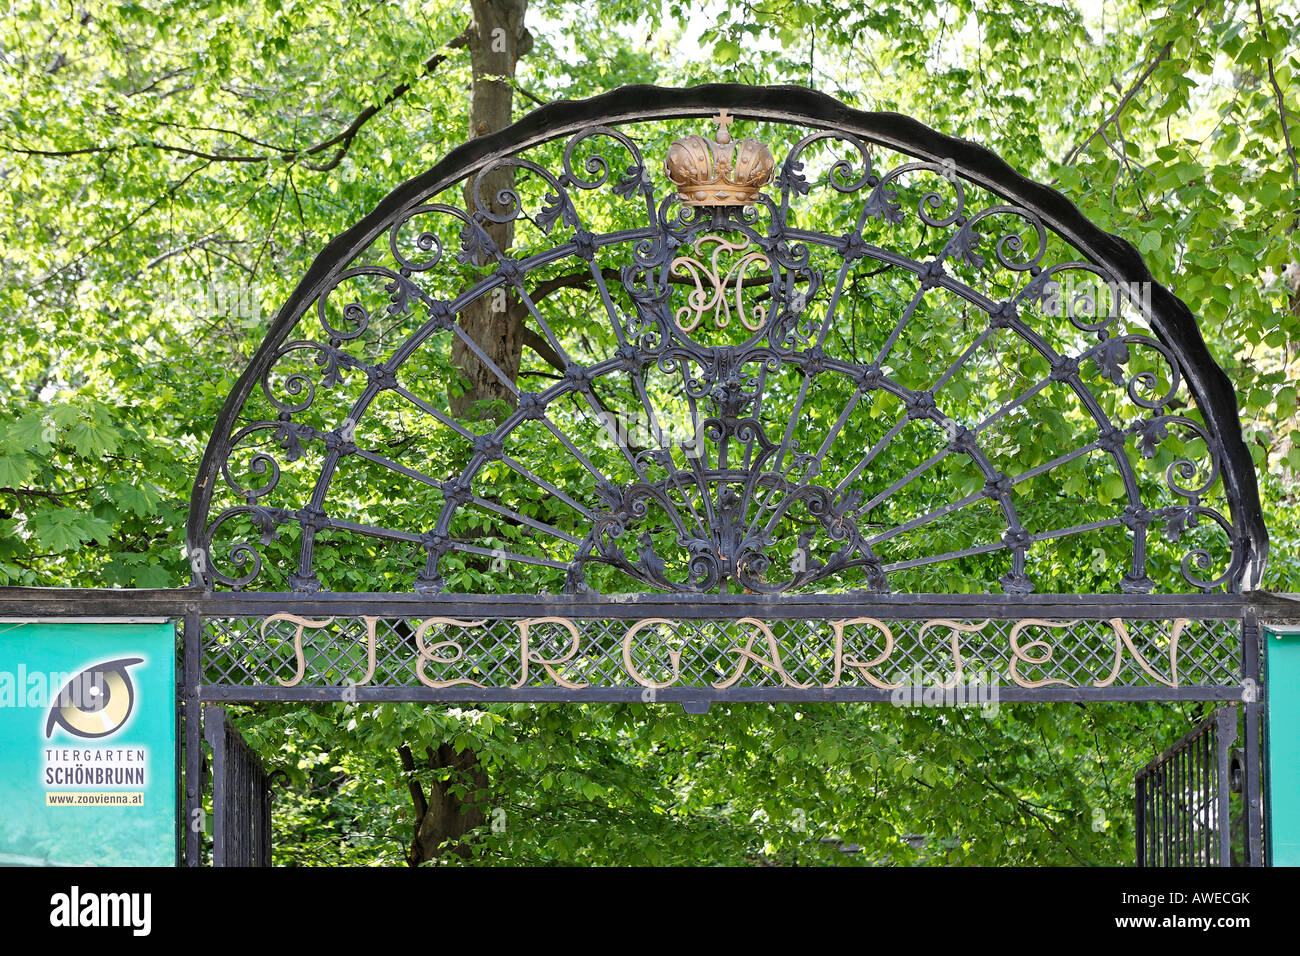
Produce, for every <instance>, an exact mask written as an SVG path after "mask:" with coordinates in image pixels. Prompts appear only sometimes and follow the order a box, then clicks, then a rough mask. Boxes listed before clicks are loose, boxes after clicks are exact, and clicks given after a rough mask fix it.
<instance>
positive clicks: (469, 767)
mask: <svg viewBox="0 0 1300 956" xmlns="http://www.w3.org/2000/svg"><path fill="white" fill-rule="evenodd" d="M397 752H398V755H399V756H400V757H401V758H402V769H403V770H405V771H406V775H407V785H408V787H409V788H410V791H411V800H412V802H413V803H414V804H415V831H414V836H413V838H412V839H411V848H410V850H408V851H407V854H406V862H407V863H409V864H410V865H411V866H419V865H420V864H421V863H424V862H425V861H427V860H432V859H434V858H435V857H438V856H441V855H443V854H445V853H454V854H456V855H457V856H459V857H462V858H467V857H468V856H469V854H470V848H469V846H468V845H467V844H465V843H464V842H462V840H461V838H462V837H464V836H465V834H466V833H468V832H469V831H470V830H473V829H474V828H475V827H479V826H482V825H483V824H484V823H485V822H486V820H487V802H488V789H487V786H488V779H487V774H486V773H484V772H483V769H482V767H480V766H479V762H478V756H477V755H476V754H475V753H474V751H473V750H469V749H466V750H462V751H461V752H460V753H456V749H455V748H454V747H453V746H452V745H451V744H442V745H441V746H439V747H438V749H437V750H434V749H433V748H432V747H427V748H425V754H426V756H427V759H426V760H425V761H424V763H425V767H426V768H427V769H429V770H432V771H434V779H433V780H432V781H430V783H429V792H428V794H427V795H426V794H425V792H424V787H423V786H421V784H420V781H419V780H418V779H416V776H415V774H416V772H417V768H416V765H415V755H414V754H413V753H412V752H411V748H410V747H407V746H405V745H403V746H401V747H399V748H398V751H397ZM447 770H450V771H451V773H450V774H449V775H447V779H446V780H443V779H440V778H441V777H442V776H443V775H444V774H443V771H447ZM460 787H467V788H468V789H469V792H468V793H467V794H466V795H465V796H464V797H461V796H459V795H458V794H457V793H456V792H455V791H456V790H457V789H459V788H460Z"/></svg>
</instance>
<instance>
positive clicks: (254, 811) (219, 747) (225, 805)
mask: <svg viewBox="0 0 1300 956" xmlns="http://www.w3.org/2000/svg"><path fill="white" fill-rule="evenodd" d="M203 727H204V734H205V736H206V737H207V740H208V744H209V745H210V746H211V747H212V786H213V790H212V817H213V819H212V824H213V831H214V832H213V845H212V864H213V866H270V865H271V780H270V775H269V774H267V772H266V770H265V768H264V767H263V766H262V761H261V760H259V759H258V756H257V754H255V753H254V752H253V751H252V750H251V749H249V747H248V745H247V744H246V743H244V738H243V737H241V736H240V735H239V731H238V730H236V729H235V726H234V724H232V723H231V722H230V719H229V718H228V717H227V716H226V712H225V710H224V709H222V708H221V707H205V708H204V709H203Z"/></svg>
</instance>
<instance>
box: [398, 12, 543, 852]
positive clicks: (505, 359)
mask: <svg viewBox="0 0 1300 956" xmlns="http://www.w3.org/2000/svg"><path fill="white" fill-rule="evenodd" d="M470 6H471V8H472V10H473V13H474V22H473V23H471V24H470V26H469V29H468V30H467V31H466V41H467V45H468V46H469V50H470V65H471V68H472V71H473V83H472V87H471V91H470V107H469V136H470V138H471V139H473V138H474V137H477V136H485V135H486V134H488V133H494V132H496V131H497V130H499V129H504V128H505V127H506V126H509V125H510V121H511V118H512V115H511V109H512V106H513V100H514V88H513V87H512V85H511V82H512V81H513V79H514V75H515V64H516V63H517V62H518V61H519V57H521V56H523V55H525V54H526V53H528V51H529V50H530V49H532V45H533V40H532V36H531V35H529V33H528V31H527V30H526V29H525V27H524V14H525V12H526V10H527V7H528V0H471V3H470ZM514 184H515V177H514V170H513V169H510V168H506V169H500V170H496V171H494V172H492V173H489V174H488V175H487V176H484V177H483V181H482V188H481V189H478V190H475V189H474V177H473V176H471V177H470V179H469V181H468V182H467V183H466V184H465V208H466V210H467V211H469V212H470V213H471V214H472V213H473V212H474V211H475V210H476V209H484V210H485V211H490V212H493V213H501V212H504V210H505V207H504V206H503V205H502V204H501V203H500V202H499V201H498V199H497V195H498V193H500V192H501V191H502V190H505V189H512V188H514ZM476 194H477V195H476ZM480 197H481V201H482V205H480ZM485 228H486V230H487V233H488V235H489V236H491V237H492V241H493V242H495V243H496V245H497V248H499V249H500V250H501V251H502V252H508V251H509V250H510V247H511V246H512V245H513V244H514V238H515V230H514V224H513V223H486V224H485ZM491 264H492V263H491V261H479V262H476V263H475V265H478V266H490V265H491ZM514 300H515V297H514V296H513V295H512V294H509V290H507V294H505V295H488V296H486V297H484V298H482V299H479V300H478V301H477V302H474V303H472V304H471V305H469V306H467V307H466V308H465V309H464V310H462V312H461V313H460V319H459V321H460V326H461V328H463V329H464V330H465V333H466V335H468V336H469V337H470V338H471V339H473V340H474V342H475V343H476V344H477V345H478V346H479V348H481V349H482V350H483V353H484V354H485V355H486V356H487V357H488V358H489V359H491V360H492V362H493V363H495V365H496V366H497V368H498V369H500V370H501V373H502V374H504V375H505V376H506V377H508V378H509V380H510V381H511V382H514V381H515V380H516V379H517V378H518V376H519V363H520V359H521V357H522V353H523V343H524V334H523V332H524V328H523V315H522V310H520V309H518V308H516V307H512V306H513V305H514ZM451 357H452V361H453V362H454V363H455V364H456V366H457V368H459V369H460V370H461V372H462V375H463V378H464V385H465V391H464V392H463V393H461V394H454V393H453V394H451V395H449V396H448V398H449V401H450V405H451V410H452V412H453V414H455V415H456V416H457V417H466V416H473V417H480V418H481V417H487V416H489V415H490V416H497V415H499V413H500V411H501V406H500V405H497V406H496V407H495V408H493V407H492V404H495V403H499V402H504V403H505V405H506V406H507V407H511V408H513V407H514V404H515V398H514V393H513V392H512V391H511V390H510V388H509V386H508V385H507V384H506V383H505V382H504V381H502V380H501V378H500V377H499V376H498V375H497V373H496V372H494V371H493V370H492V369H491V368H490V367H488V366H487V365H486V364H484V363H483V362H482V360H480V359H479V357H478V356H477V355H475V354H474V352H473V351H472V350H471V349H470V348H469V347H468V346H466V345H465V343H464V342H462V341H461V340H460V338H459V337H458V338H456V339H454V340H453V342H452V350H451ZM480 403H492V404H488V405H480ZM476 406H478V407H477V408H476ZM425 753H426V754H427V757H428V759H427V761H426V767H427V768H428V769H429V770H432V771H434V776H435V779H433V780H432V781H431V782H430V785H429V793H428V794H427V795H426V794H425V792H424V788H423V787H422V786H421V784H420V782H419V780H417V779H416V776H415V774H416V769H417V768H416V764H415V755H414V754H413V753H412V752H411V749H410V747H407V746H402V747H400V748H399V749H398V755H399V756H400V757H401V760H402V768H403V769H404V770H405V771H406V774H407V779H408V784H409V786H410V790H411V800H412V802H413V804H414V807H415V828H414V835H413V837H412V840H411V847H410V850H409V851H408V853H407V862H408V863H410V865H411V866H419V865H420V864H421V863H423V862H425V861H427V860H431V859H434V858H435V857H437V856H439V855H441V854H445V853H455V854H456V855H458V856H462V857H466V856H468V855H469V847H468V845H467V844H465V843H464V842H463V841H462V838H463V837H464V836H465V834H467V833H468V832H469V831H471V830H473V829H474V828H475V827H479V826H482V825H483V824H484V822H486V820H487V793H488V790H487V786H488V778H487V774H486V773H485V772H484V771H483V768H482V766H481V765H480V764H479V761H478V755H477V754H476V753H475V752H474V751H473V750H469V749H466V750H462V751H461V752H460V753H456V751H455V748H454V747H452V746H451V745H450V744H447V743H443V744H440V745H439V746H438V747H437V749H434V748H433V747H429V748H426V751H425ZM447 770H450V771H451V774H450V777H449V779H447V780H441V779H438V778H439V777H441V776H442V773H443V772H444V771H447ZM460 786H467V787H468V788H469V793H468V794H467V795H466V796H465V797H461V796H460V795H458V794H457V793H456V792H455V790H456V789H457V788H458V787H460Z"/></svg>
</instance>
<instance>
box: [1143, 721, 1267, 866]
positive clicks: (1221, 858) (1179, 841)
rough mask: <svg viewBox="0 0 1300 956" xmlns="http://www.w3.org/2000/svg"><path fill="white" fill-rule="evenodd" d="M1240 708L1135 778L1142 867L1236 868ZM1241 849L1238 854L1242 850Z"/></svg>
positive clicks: (1204, 726) (1195, 732) (1192, 734)
mask: <svg viewBox="0 0 1300 956" xmlns="http://www.w3.org/2000/svg"><path fill="white" fill-rule="evenodd" d="M1236 741H1237V707H1236V705H1235V704H1229V705H1227V706H1225V707H1220V708H1219V709H1217V710H1216V711H1214V713H1212V714H1211V715H1210V716H1209V717H1206V718H1205V719H1204V720H1203V721H1201V722H1200V723H1199V724H1197V726H1196V727H1194V728H1193V729H1192V730H1191V731H1189V732H1188V733H1187V734H1186V735H1185V736H1184V737H1183V738H1182V739H1181V740H1179V741H1178V742H1177V743H1176V744H1174V745H1173V746H1172V747H1170V748H1169V749H1168V750H1166V751H1165V752H1164V753H1162V754H1161V755H1160V756H1159V757H1157V758H1156V759H1155V760H1153V761H1151V762H1150V763H1149V764H1147V765H1146V766H1145V767H1143V768H1142V769H1141V770H1139V771H1138V772H1137V775H1136V776H1135V778H1134V781H1133V785H1134V797H1135V804H1136V818H1135V828H1134V829H1135V834H1136V842H1137V865H1138V866H1232V865H1233V843H1234V841H1233V835H1234V833H1235V832H1236V831H1237V830H1238V828H1237V827H1235V826H1234V825H1233V812H1232V802H1233V801H1232V793H1233V792H1234V791H1235V792H1237V793H1240V792H1241V789H1242V786H1241V785H1242V781H1241V779H1240V777H1241V771H1240V768H1238V769H1237V772H1235V773H1234V767H1233V752H1232V747H1233V744H1235V743H1236ZM1239 849H1240V848H1239Z"/></svg>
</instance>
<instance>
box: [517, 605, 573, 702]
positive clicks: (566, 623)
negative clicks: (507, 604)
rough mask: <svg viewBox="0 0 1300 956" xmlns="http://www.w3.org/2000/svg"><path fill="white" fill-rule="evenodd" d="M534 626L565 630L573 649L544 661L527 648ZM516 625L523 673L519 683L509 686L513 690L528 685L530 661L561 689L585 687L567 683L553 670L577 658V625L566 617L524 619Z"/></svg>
mask: <svg viewBox="0 0 1300 956" xmlns="http://www.w3.org/2000/svg"><path fill="white" fill-rule="evenodd" d="M534 624H559V625H560V626H561V627H564V628H565V629H567V630H568V632H569V634H570V635H571V636H572V637H573V647H572V648H571V649H570V650H569V652H568V653H567V654H565V655H563V656H562V657H557V658H554V659H552V660H546V659H544V658H541V657H539V656H537V655H536V654H534V653H533V651H532V650H531V649H530V648H529V646H528V634H529V631H530V630H531V629H532V626H533V625H534ZM518 625H519V660H520V663H521V664H522V665H523V673H522V674H520V675H519V682H518V683H517V684H512V685H511V687H512V688H513V689H515V690H518V689H519V688H520V687H523V686H524V685H525V684H526V683H528V663H529V661H532V663H534V664H541V665H542V667H544V668H545V669H546V673H547V674H548V675H549V676H550V678H551V680H553V681H555V683H557V684H559V685H560V686H561V687H567V688H568V689H569V690H581V689H582V688H584V687H586V686H587V685H586V684H575V683H572V682H571V681H567V680H565V679H564V678H563V677H561V676H560V675H559V674H557V673H555V670H554V668H556V667H558V666H559V665H561V664H567V663H568V662H569V661H571V660H573V659H574V658H575V657H577V655H578V648H579V647H580V646H581V644H582V633H581V632H580V631H579V630H578V625H576V624H574V623H573V622H572V621H570V620H569V619H568V618H567V617H526V618H524V619H523V620H521V621H519V622H518Z"/></svg>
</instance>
